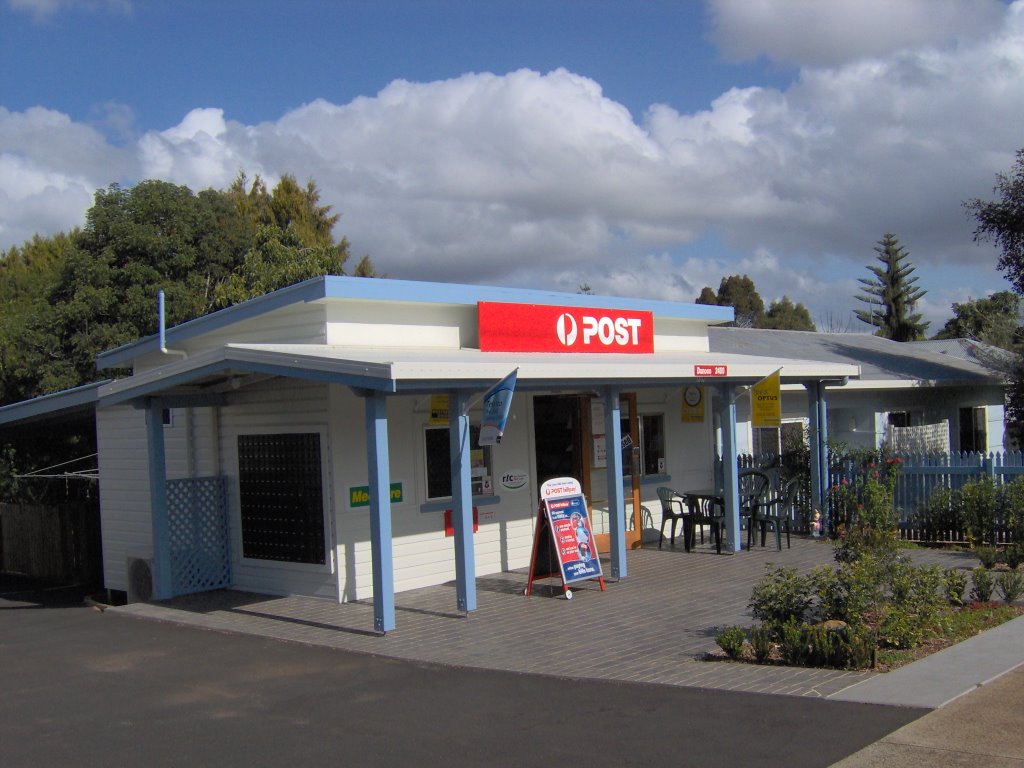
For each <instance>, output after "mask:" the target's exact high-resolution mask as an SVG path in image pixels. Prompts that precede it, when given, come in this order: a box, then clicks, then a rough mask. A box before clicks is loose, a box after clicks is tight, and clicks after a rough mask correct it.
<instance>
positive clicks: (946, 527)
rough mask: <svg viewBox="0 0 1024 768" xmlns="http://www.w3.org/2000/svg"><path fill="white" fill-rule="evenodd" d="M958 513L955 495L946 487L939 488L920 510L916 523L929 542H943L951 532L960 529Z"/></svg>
mask: <svg viewBox="0 0 1024 768" xmlns="http://www.w3.org/2000/svg"><path fill="white" fill-rule="evenodd" d="M958 513H959V510H958V509H957V505H956V504H955V502H954V498H953V494H952V493H951V492H950V490H949V489H948V488H946V487H945V486H939V487H937V488H936V489H935V490H933V491H932V493H931V495H930V496H929V497H928V500H927V501H926V502H925V504H924V505H923V508H922V509H919V510H918V512H917V515H916V520H915V523H916V524H917V527H918V528H920V529H922V530H923V531H924V532H925V535H926V537H927V538H928V539H929V540H932V541H936V540H939V541H943V540H946V538H947V536H948V533H949V532H951V531H956V530H958V529H959V528H960V520H959V514H958Z"/></svg>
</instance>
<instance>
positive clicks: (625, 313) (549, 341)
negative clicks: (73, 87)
mask: <svg viewBox="0 0 1024 768" xmlns="http://www.w3.org/2000/svg"><path fill="white" fill-rule="evenodd" d="M477 323H478V328H479V331H480V350H481V351H482V352H619V353H632V354H650V353H652V352H654V315H653V314H652V313H650V312H637V311H633V310H627V309H594V308H590V307H553V306H547V305H542V304H502V303H498V302H493V301H481V302H478V303H477Z"/></svg>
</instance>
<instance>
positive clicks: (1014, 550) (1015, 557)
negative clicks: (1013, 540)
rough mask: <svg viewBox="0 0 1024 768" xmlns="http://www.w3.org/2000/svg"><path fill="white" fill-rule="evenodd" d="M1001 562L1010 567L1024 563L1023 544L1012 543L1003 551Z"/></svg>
mask: <svg viewBox="0 0 1024 768" xmlns="http://www.w3.org/2000/svg"><path fill="white" fill-rule="evenodd" d="M1002 559H1003V562H1004V563H1006V564H1007V565H1008V566H1010V567H1011V568H1017V567H1018V566H1019V565H1020V564H1021V563H1024V544H1012V545H1010V546H1009V547H1007V548H1006V549H1005V550H1004V551H1003V558H1002Z"/></svg>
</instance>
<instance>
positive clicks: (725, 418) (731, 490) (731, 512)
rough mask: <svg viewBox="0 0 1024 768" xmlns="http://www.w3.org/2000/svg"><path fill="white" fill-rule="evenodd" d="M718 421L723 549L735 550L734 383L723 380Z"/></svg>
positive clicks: (739, 539) (737, 532) (737, 507)
mask: <svg viewBox="0 0 1024 768" xmlns="http://www.w3.org/2000/svg"><path fill="white" fill-rule="evenodd" d="M719 413H720V419H721V423H722V481H723V484H724V487H723V489H722V490H723V491H724V496H725V527H726V532H727V534H728V536H727V538H726V546H725V547H724V548H725V549H728V550H729V551H730V552H739V551H740V549H741V548H742V547H743V537H742V536H740V493H739V478H738V471H737V467H736V462H737V455H736V385H735V384H732V383H730V382H726V383H725V384H724V385H723V386H722V398H721V400H720V404H719Z"/></svg>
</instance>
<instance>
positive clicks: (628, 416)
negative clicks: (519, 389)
mask: <svg viewBox="0 0 1024 768" xmlns="http://www.w3.org/2000/svg"><path fill="white" fill-rule="evenodd" d="M598 403H600V401H599V400H598V399H597V398H592V397H591V396H589V395H537V396H535V397H534V398H533V432H534V439H535V454H536V457H537V467H536V470H537V472H536V477H537V485H538V487H539V486H540V485H541V484H543V483H544V482H545V481H546V480H550V479H551V478H553V477H574V478H576V479H577V480H579V481H580V485H581V486H582V488H583V493H584V495H586V497H587V502H588V504H589V506H590V510H589V512H590V519H591V525H592V527H593V530H594V543H595V544H596V545H597V548H598V551H600V552H604V553H607V552H608V551H609V549H610V545H611V541H610V539H611V537H610V535H609V533H608V531H609V530H610V525H611V524H610V520H609V518H608V502H607V499H606V498H605V497H606V496H607V487H608V481H607V453H606V452H607V451H611V450H621V451H622V467H623V478H622V481H623V484H624V486H625V487H624V491H625V502H626V513H627V516H628V518H627V520H626V521H625V524H626V547H627V548H628V549H637V548H639V547H640V546H641V545H642V541H643V515H642V514H641V507H640V466H639V445H638V443H637V440H638V437H639V427H638V425H637V412H636V395H635V394H632V393H629V394H623V395H622V396H621V398H620V407H621V409H622V422H621V428H622V437H623V445H622V446H615V447H614V448H613V446H610V445H607V441H606V440H605V437H604V420H603V416H600V415H598V416H595V415H594V413H595V408H593V407H592V404H593V405H595V406H596V405H597V404H598ZM596 410H599V411H600V410H602V409H600V408H597V409H596ZM595 419H596V421H597V423H595ZM596 446H600V448H597V447H596Z"/></svg>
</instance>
